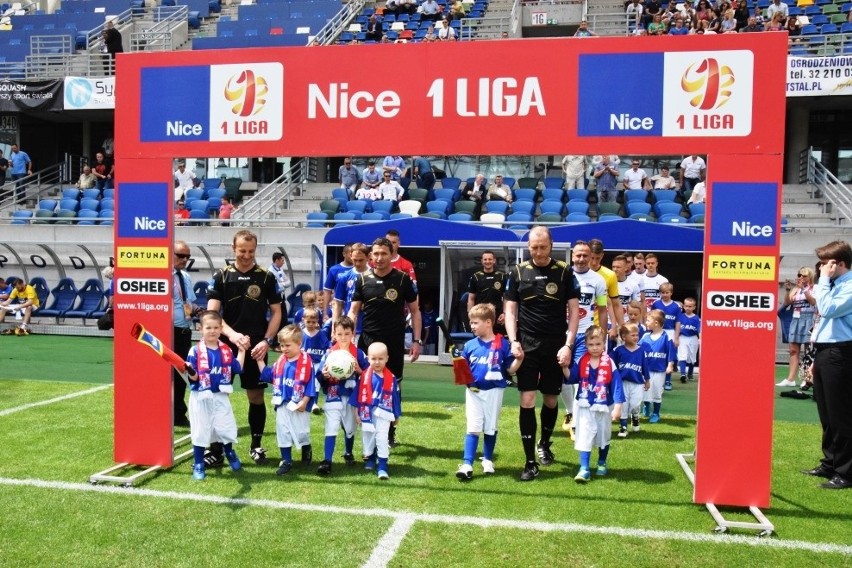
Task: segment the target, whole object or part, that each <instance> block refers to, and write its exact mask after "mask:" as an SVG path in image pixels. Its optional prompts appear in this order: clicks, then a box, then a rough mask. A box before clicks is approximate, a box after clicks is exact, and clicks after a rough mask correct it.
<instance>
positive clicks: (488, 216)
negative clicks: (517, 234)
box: [479, 213, 506, 228]
mask: <svg viewBox="0 0 852 568" xmlns="http://www.w3.org/2000/svg"><path fill="white" fill-rule="evenodd" d="M479 220H480V221H481V222H482V224H483V225H485V226H486V227H497V228H503V221H505V220H506V216H505V215H503V214H502V213H483V214H482V215H480V216H479Z"/></svg>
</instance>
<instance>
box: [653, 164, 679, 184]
mask: <svg viewBox="0 0 852 568" xmlns="http://www.w3.org/2000/svg"><path fill="white" fill-rule="evenodd" d="M651 186H652V187H653V188H654V189H677V181H675V178H673V177H672V176H671V175H669V167H668V166H662V167H661V168H660V173H658V174H657V175H655V176H653V177H652V178H651Z"/></svg>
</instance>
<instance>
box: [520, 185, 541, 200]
mask: <svg viewBox="0 0 852 568" xmlns="http://www.w3.org/2000/svg"><path fill="white" fill-rule="evenodd" d="M536 197H538V194H537V192H536V190H534V189H526V188H520V189H516V190H515V201H533V202H534V201H535V200H536Z"/></svg>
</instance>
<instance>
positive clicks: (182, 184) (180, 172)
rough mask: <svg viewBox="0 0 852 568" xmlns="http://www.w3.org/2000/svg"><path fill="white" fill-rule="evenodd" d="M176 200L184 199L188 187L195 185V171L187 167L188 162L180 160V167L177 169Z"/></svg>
mask: <svg viewBox="0 0 852 568" xmlns="http://www.w3.org/2000/svg"><path fill="white" fill-rule="evenodd" d="M175 181H176V182H177V186H176V187H175V201H180V200H181V199H183V194H184V193H185V192H186V190H187V189H192V188H193V187H195V172H193V171H192V170H188V169H186V162H178V167H177V169H176V170H175Z"/></svg>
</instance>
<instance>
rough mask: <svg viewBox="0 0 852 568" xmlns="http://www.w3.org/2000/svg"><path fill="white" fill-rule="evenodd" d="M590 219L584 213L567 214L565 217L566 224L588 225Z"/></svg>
mask: <svg viewBox="0 0 852 568" xmlns="http://www.w3.org/2000/svg"><path fill="white" fill-rule="evenodd" d="M591 220H592V219H591V218H590V217H589V216H588V215H586V214H584V213H568V215H567V216H566V217H565V222H566V223H589V222H591Z"/></svg>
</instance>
